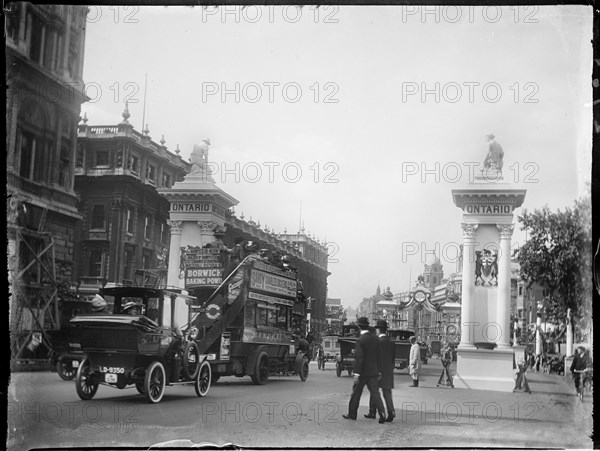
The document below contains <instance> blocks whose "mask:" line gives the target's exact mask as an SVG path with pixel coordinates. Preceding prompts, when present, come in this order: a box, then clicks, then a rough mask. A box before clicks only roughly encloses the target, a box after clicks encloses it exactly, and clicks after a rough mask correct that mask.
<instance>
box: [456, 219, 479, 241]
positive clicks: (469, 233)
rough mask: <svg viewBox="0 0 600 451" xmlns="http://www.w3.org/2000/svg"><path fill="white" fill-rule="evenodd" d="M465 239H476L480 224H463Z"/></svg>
mask: <svg viewBox="0 0 600 451" xmlns="http://www.w3.org/2000/svg"><path fill="white" fill-rule="evenodd" d="M460 226H461V228H462V231H463V238H475V230H477V226H478V224H467V223H464V222H463V223H462V224H461V225H460Z"/></svg>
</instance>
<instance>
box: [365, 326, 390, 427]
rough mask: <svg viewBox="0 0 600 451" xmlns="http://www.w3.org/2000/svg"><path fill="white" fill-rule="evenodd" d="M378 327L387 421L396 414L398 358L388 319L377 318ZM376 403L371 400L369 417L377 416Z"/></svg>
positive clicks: (381, 384)
mask: <svg viewBox="0 0 600 451" xmlns="http://www.w3.org/2000/svg"><path fill="white" fill-rule="evenodd" d="M376 329H377V330H378V331H379V333H378V337H379V346H380V347H381V356H382V365H383V366H382V367H381V379H380V380H379V388H381V391H382V392H383V399H384V401H385V407H386V409H387V418H386V419H385V421H388V422H392V421H394V417H395V416H396V411H395V409H394V401H393V399H392V388H394V365H395V360H396V345H395V344H394V342H393V341H392V340H390V337H388V336H387V334H386V332H387V329H388V325H387V321H385V320H384V319H380V320H377V325H376ZM375 409H376V405H375V403H374V402H373V400H371V402H370V403H369V415H365V417H367V418H375Z"/></svg>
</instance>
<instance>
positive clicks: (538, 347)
mask: <svg viewBox="0 0 600 451" xmlns="http://www.w3.org/2000/svg"><path fill="white" fill-rule="evenodd" d="M535 326H536V327H535V355H536V356H538V355H541V354H542V332H541V330H542V329H541V328H542V317H541V315H540V314H539V313H538V317H537V320H536V323H535Z"/></svg>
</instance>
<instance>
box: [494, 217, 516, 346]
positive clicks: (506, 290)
mask: <svg viewBox="0 0 600 451" xmlns="http://www.w3.org/2000/svg"><path fill="white" fill-rule="evenodd" d="M496 227H498V229H499V230H500V250H499V259H498V260H499V261H498V301H497V302H498V303H497V307H496V308H497V309H496V312H497V313H496V318H497V321H498V325H499V326H500V337H498V342H497V344H498V349H510V238H511V236H512V233H513V229H514V227H515V226H514V224H496ZM515 344H516V343H515Z"/></svg>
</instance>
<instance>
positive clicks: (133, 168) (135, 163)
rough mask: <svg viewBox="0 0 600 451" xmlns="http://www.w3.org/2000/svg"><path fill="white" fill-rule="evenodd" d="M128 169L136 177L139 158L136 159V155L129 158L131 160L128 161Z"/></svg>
mask: <svg viewBox="0 0 600 451" xmlns="http://www.w3.org/2000/svg"><path fill="white" fill-rule="evenodd" d="M128 169H129V170H130V171H131V172H133V173H134V174H136V175H137V174H139V173H140V159H139V157H137V156H136V155H132V156H131V158H130V159H129V168H128Z"/></svg>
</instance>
